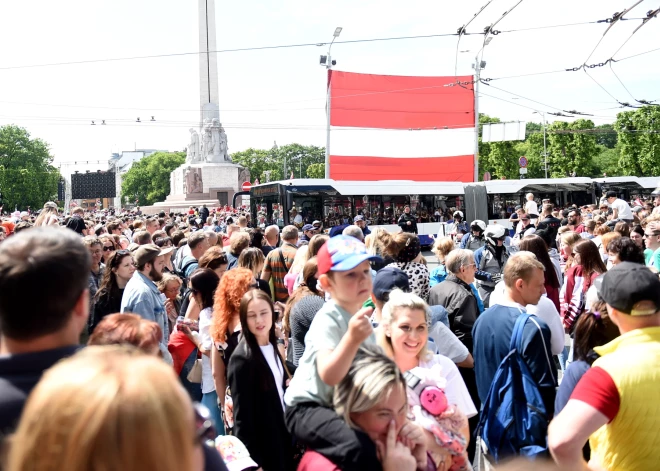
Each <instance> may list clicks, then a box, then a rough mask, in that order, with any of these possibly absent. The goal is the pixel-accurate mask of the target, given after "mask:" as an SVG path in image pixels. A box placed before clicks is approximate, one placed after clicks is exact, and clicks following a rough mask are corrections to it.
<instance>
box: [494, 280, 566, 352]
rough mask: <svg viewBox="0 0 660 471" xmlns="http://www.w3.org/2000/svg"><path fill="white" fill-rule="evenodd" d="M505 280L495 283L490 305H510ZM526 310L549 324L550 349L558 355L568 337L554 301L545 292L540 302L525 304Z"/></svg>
mask: <svg viewBox="0 0 660 471" xmlns="http://www.w3.org/2000/svg"><path fill="white" fill-rule="evenodd" d="M504 291H505V287H504V280H502V281H500V282H499V283H497V284H496V285H495V290H494V291H493V292H492V293H491V294H490V305H491V306H495V305H496V304H499V305H501V306H509V305H511V303H510V302H507V301H506V300H504ZM525 310H526V311H527V312H528V313H529V314H533V315H535V316H536V317H538V318H540V319H543V322H545V323H546V324H548V327H549V328H550V350H552V354H553V355H558V354H560V353H561V352H562V351H563V350H564V342H565V340H566V337H565V335H564V324H563V323H562V321H561V317H560V316H559V312H558V311H557V308H556V307H555V303H553V302H552V301H551V300H550V299H548V297H547V296H546V295H545V294H544V295H543V296H541V299H539V303H538V304H537V305H536V306H534V305H533V304H528V305H527V306H525Z"/></svg>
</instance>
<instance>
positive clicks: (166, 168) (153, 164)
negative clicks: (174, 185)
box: [121, 152, 186, 205]
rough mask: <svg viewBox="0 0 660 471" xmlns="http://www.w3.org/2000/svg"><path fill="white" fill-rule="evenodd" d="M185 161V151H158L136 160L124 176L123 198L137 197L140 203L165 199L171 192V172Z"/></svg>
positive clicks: (122, 183) (133, 198) (150, 202)
mask: <svg viewBox="0 0 660 471" xmlns="http://www.w3.org/2000/svg"><path fill="white" fill-rule="evenodd" d="M185 161H186V153H185V152H156V153H154V154H151V155H149V156H147V157H144V158H143V159H141V160H139V161H137V162H135V163H134V164H133V166H132V167H131V168H130V169H129V170H128V172H126V174H124V176H123V179H122V182H121V196H122V198H123V199H126V198H127V199H128V200H129V201H130V202H133V201H135V200H136V198H137V200H138V204H140V205H151V204H154V203H156V202H158V201H163V200H164V199H165V198H166V197H167V195H169V193H170V173H171V172H172V171H173V170H174V169H176V168H177V167H179V166H180V165H182V164H183V163H184V162H185Z"/></svg>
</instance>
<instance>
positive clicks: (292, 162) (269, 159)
mask: <svg viewBox="0 0 660 471" xmlns="http://www.w3.org/2000/svg"><path fill="white" fill-rule="evenodd" d="M231 158H232V160H233V161H234V162H235V163H237V164H240V165H242V166H243V167H246V168H247V169H248V170H250V175H251V176H252V178H253V179H256V178H258V179H259V181H260V182H261V183H264V182H265V181H266V180H267V179H266V173H265V172H270V175H269V179H270V181H276V180H283V179H287V178H289V177H290V176H291V172H293V176H294V177H295V178H323V176H321V177H317V176H312V175H310V174H309V169H310V168H311V169H312V171H313V172H316V173H315V175H318V170H317V167H314V165H315V164H321V165H323V164H324V162H325V148H324V147H316V146H303V145H301V144H287V145H285V146H280V147H277V146H274V147H273V148H272V149H268V150H265V149H253V148H250V149H247V150H244V151H241V152H234V153H233V154H232V156H231ZM285 166H286V169H285ZM324 172H325V170H324Z"/></svg>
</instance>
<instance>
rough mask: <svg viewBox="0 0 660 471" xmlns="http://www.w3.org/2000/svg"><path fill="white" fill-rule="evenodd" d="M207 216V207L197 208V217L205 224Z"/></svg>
mask: <svg viewBox="0 0 660 471" xmlns="http://www.w3.org/2000/svg"><path fill="white" fill-rule="evenodd" d="M208 217H209V209H208V208H201V209H200V210H199V218H200V219H201V220H202V222H203V223H204V224H206V218H208Z"/></svg>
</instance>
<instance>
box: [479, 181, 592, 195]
mask: <svg viewBox="0 0 660 471" xmlns="http://www.w3.org/2000/svg"><path fill="white" fill-rule="evenodd" d="M478 184H479V185H484V186H485V187H486V192H487V193H488V194H492V193H534V192H541V193H542V192H547V191H557V190H565V191H585V190H587V189H588V188H589V186H590V185H591V184H592V180H591V178H587V177H574V178H552V179H550V178H549V179H545V178H530V179H526V180H491V181H487V182H479V183H478ZM475 185H476V183H475Z"/></svg>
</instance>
